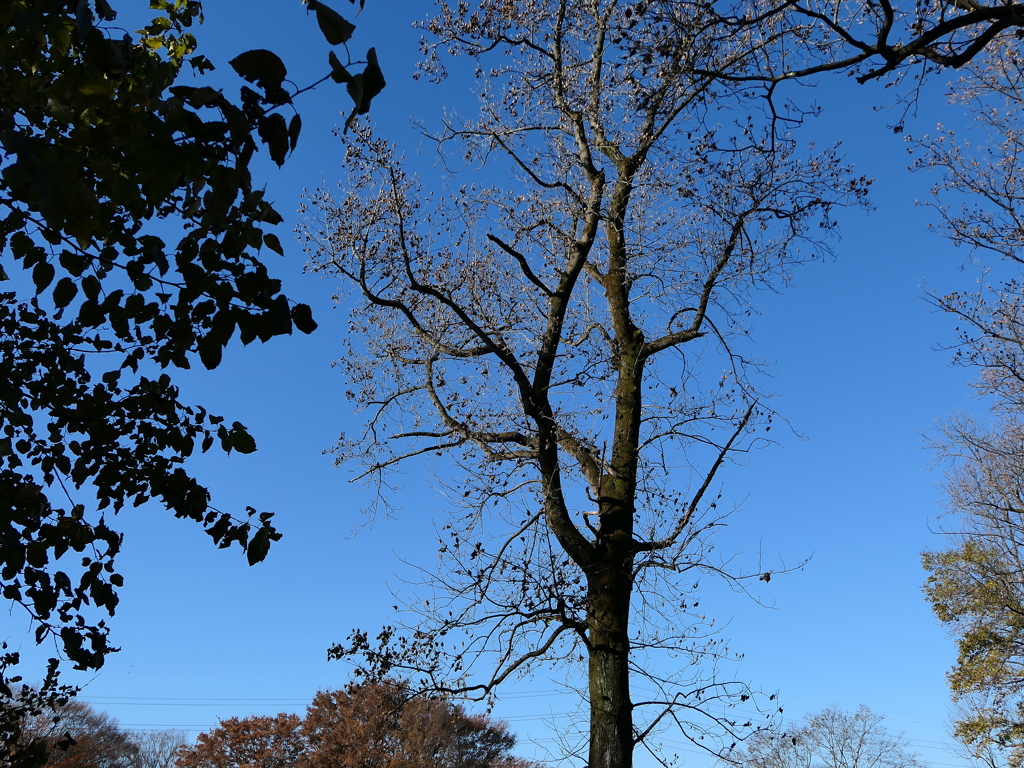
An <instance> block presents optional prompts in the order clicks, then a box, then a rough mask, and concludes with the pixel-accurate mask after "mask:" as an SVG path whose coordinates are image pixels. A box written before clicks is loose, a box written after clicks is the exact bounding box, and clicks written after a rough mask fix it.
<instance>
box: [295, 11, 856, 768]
mask: <svg viewBox="0 0 1024 768" xmlns="http://www.w3.org/2000/svg"><path fill="white" fill-rule="evenodd" d="M427 32H428V34H429V35H431V36H432V42H428V43H427V44H425V53H426V55H427V61H426V64H425V70H426V72H427V73H428V74H430V75H432V76H437V77H442V76H443V75H444V65H445V60H444V59H443V56H445V55H446V54H447V52H451V53H453V54H455V55H456V57H459V56H464V57H468V58H469V60H470V62H472V66H475V67H477V73H478V75H479V77H480V81H481V83H482V86H481V87H482V99H481V104H482V106H481V112H480V114H479V116H478V117H477V118H476V119H473V120H468V119H467V120H464V119H458V118H451V119H450V120H449V121H448V122H446V124H445V126H444V128H443V130H442V131H441V133H440V134H439V135H438V136H436V137H435V138H436V141H437V143H438V150H439V152H440V153H441V155H442V157H443V158H444V159H445V162H446V163H448V164H449V165H450V166H453V165H458V167H448V168H447V171H448V173H447V175H445V177H444V178H443V179H442V180H440V181H438V182H431V184H430V186H427V187H426V188H424V186H425V185H421V183H420V182H419V181H418V180H417V179H416V178H415V177H413V176H410V175H409V174H408V173H407V172H406V171H405V170H404V169H403V161H402V158H401V156H399V155H397V154H396V152H395V150H394V149H393V148H392V147H391V146H389V145H388V144H387V142H385V141H382V140H380V139H375V138H372V137H370V136H368V135H367V134H366V133H365V132H364V133H363V134H362V137H361V140H360V141H356V142H354V143H352V144H350V145H349V147H348V167H349V174H350V175H349V179H348V181H347V182H346V183H345V185H344V188H345V189H347V190H350V192H348V193H346V194H343V195H342V196H341V197H340V198H339V199H334V198H332V197H331V196H330V194H329V193H327V192H323V193H321V194H319V195H317V196H316V199H315V201H314V205H313V206H312V207H311V211H315V212H316V215H315V216H314V214H313V213H312V212H310V213H309V215H310V223H309V226H308V230H307V234H308V237H309V238H310V250H311V253H312V268H313V269H314V270H316V271H317V272H320V273H322V274H325V275H331V276H336V277H337V278H339V279H341V280H342V282H343V283H344V285H345V286H346V291H350V292H352V293H354V295H355V297H358V299H360V301H353V303H352V305H351V306H352V319H351V328H352V331H353V333H352V335H351V340H350V342H349V346H348V348H347V349H346V351H345V354H344V356H343V358H342V360H341V365H342V366H344V367H345V368H346V369H347V371H348V374H349V376H350V378H351V380H352V382H353V384H352V390H351V391H350V396H351V397H352V398H353V399H354V400H356V401H357V402H358V403H360V404H361V405H362V406H363V407H365V408H367V409H368V415H367V419H366V428H365V431H364V432H362V433H360V434H358V435H355V436H352V437H351V438H349V439H342V440H341V442H340V443H339V445H338V448H337V450H338V454H339V458H340V460H349V459H355V460H362V461H363V462H364V465H363V467H364V468H363V471H362V474H361V477H362V478H363V479H364V480H367V481H369V482H370V483H375V484H376V487H377V488H378V489H379V501H380V503H381V504H383V505H385V506H386V505H387V504H388V489H389V485H388V483H389V482H390V477H391V475H390V473H391V471H392V470H395V469H396V468H398V467H399V466H400V465H403V464H405V463H407V462H408V461H409V460H411V459H417V458H418V459H420V460H423V459H430V460H434V461H438V457H442V460H441V461H439V462H438V463H439V465H440V466H441V467H443V469H439V470H438V473H439V474H441V475H443V476H444V477H445V478H449V479H447V480H443V481H442V482H445V483H447V488H448V491H449V494H448V503H449V505H450V507H451V509H450V510H449V512H448V513H447V514H446V519H445V521H444V522H443V523H442V524H441V525H440V528H441V530H442V532H443V534H442V537H441V539H442V540H441V542H440V554H441V558H440V561H439V567H438V570H437V573H436V575H435V576H434V577H433V578H432V579H428V580H427V582H426V584H425V587H424V591H423V592H422V593H421V594H419V595H418V596H416V597H414V598H413V599H412V600H410V603H409V607H411V608H412V609H413V610H414V611H415V613H414V617H413V619H412V620H411V621H410V622H409V624H410V626H409V631H408V632H407V633H403V632H401V631H399V630H396V629H394V628H388V629H386V630H385V631H384V632H383V633H382V635H381V637H380V638H379V639H380V640H381V642H380V643H376V642H373V641H371V639H370V638H369V637H368V636H367V635H366V634H365V633H361V632H357V633H356V634H355V635H353V637H352V638H351V641H350V642H348V643H345V644H342V645H339V646H337V647H336V648H335V649H333V653H334V654H335V655H345V654H360V653H361V654H363V655H364V656H365V657H366V659H367V662H368V663H367V664H366V666H365V669H366V671H368V672H373V673H376V674H387V673H389V672H392V671H396V673H399V674H412V675H414V676H416V678H417V680H418V681H421V682H423V683H424V684H425V685H427V686H429V687H433V688H435V689H441V690H449V691H456V692H459V693H463V694H470V695H473V694H475V695H480V696H484V695H487V694H489V693H490V692H491V691H493V690H494V689H495V687H496V686H498V685H499V684H501V683H502V682H503V681H505V680H508V679H510V678H514V677H516V676H520V675H523V674H527V673H529V672H530V671H532V670H534V669H535V668H537V667H538V666H539V665H542V664H546V663H556V664H557V663H563V662H564V663H576V662H581V663H582V665H584V666H585V667H586V669H587V680H588V682H587V692H586V694H585V695H586V698H587V700H588V701H589V710H590V712H589V745H588V747H587V748H586V752H588V753H589V757H588V759H589V765H590V766H591V768H613V767H615V768H622V767H623V766H629V765H631V761H632V753H633V749H634V746H635V745H637V744H638V743H643V744H645V745H646V746H648V747H650V748H651V749H656V744H655V743H654V740H653V739H651V738H650V737H651V736H652V735H653V734H655V733H657V732H658V731H659V730H660V729H663V728H665V727H669V726H678V727H679V728H681V729H682V732H683V734H684V735H685V737H687V738H689V739H692V740H693V741H694V743H695V744H698V745H700V746H702V747H704V748H707V749H710V750H712V751H715V752H719V751H722V750H728V749H729V748H730V744H731V743H734V742H735V741H736V740H737V739H739V738H741V737H742V736H743V735H744V733H745V732H746V731H745V728H744V726H749V725H750V723H749V722H744V721H745V720H746V718H738V717H737V716H735V715H732V714H730V710H729V706H730V705H732V704H738V703H739V702H741V701H745V700H747V699H748V698H749V696H750V693H749V691H748V689H747V687H746V686H745V685H743V684H741V683H740V682H738V681H735V680H732V679H731V678H730V677H728V676H724V675H722V676H720V675H718V674H717V671H716V666H717V663H718V661H719V660H721V659H724V658H730V653H729V651H728V649H727V648H726V647H725V646H724V641H723V640H722V639H721V638H719V637H718V636H717V635H716V634H715V633H714V631H713V629H712V628H710V627H709V622H710V621H711V620H708V619H707V617H706V615H705V614H704V613H703V611H702V609H701V608H700V607H699V598H698V596H697V595H696V594H695V592H696V582H698V581H699V580H700V579H701V578H702V577H703V576H704V575H707V574H715V575H721V576H724V577H725V578H727V579H730V580H732V581H733V583H735V584H739V583H740V581H739V580H740V579H742V578H744V577H746V578H753V577H756V576H760V577H761V578H763V579H765V580H767V579H768V578H770V574H767V573H763V572H761V571H758V572H757V573H749V572H748V573H741V572H740V571H739V570H738V569H736V568H734V567H732V566H731V564H730V562H729V558H724V559H717V558H716V556H715V555H713V553H712V551H711V550H712V547H713V544H712V543H711V540H710V536H709V535H710V533H711V532H712V529H713V528H714V527H715V526H716V525H717V524H718V522H719V520H720V517H721V511H720V510H719V509H718V503H719V495H718V493H717V491H716V478H717V475H718V473H719V472H720V470H721V469H722V467H723V466H725V465H726V464H728V463H729V462H730V461H731V460H732V459H733V457H735V456H736V455H738V454H742V453H744V452H746V451H748V450H749V449H750V448H752V447H753V446H754V445H755V444H756V443H757V441H758V440H759V439H760V438H759V437H758V435H760V436H762V438H763V437H764V436H765V431H766V430H768V429H770V426H771V419H772V412H771V410H770V409H769V408H768V407H767V406H765V405H764V403H763V402H762V398H761V395H760V394H759V392H758V390H757V387H756V386H755V382H754V381H753V378H754V374H756V370H757V365H756V364H755V363H754V362H752V361H751V360H749V359H747V358H746V357H745V356H744V355H743V353H742V351H741V350H740V349H739V348H738V347H736V346H735V344H736V342H737V340H738V339H740V338H742V337H743V335H744V334H745V333H746V331H747V328H746V326H745V322H746V320H747V318H748V317H749V316H750V314H751V311H752V307H753V303H752V302H753V296H754V295H755V294H756V292H757V291H758V290H760V289H775V288H778V287H780V286H782V285H785V283H786V282H787V280H788V279H789V275H790V271H791V270H792V269H793V268H794V267H795V266H796V265H798V264H800V263H802V262H804V261H807V260H810V259H813V258H815V257H818V256H820V255H821V254H823V253H826V252H827V251H828V249H827V246H826V244H825V242H824V239H825V238H827V237H828V236H829V235H830V233H831V231H832V228H833V225H834V222H833V220H832V218H831V216H830V213H831V212H832V211H833V209H834V208H835V207H836V206H838V205H846V204H859V203H861V202H863V199H864V194H865V191H866V186H867V184H866V182H865V181H864V180H863V179H852V178H850V177H849V176H848V175H847V173H846V170H845V169H844V168H843V167H842V163H841V160H840V159H839V158H838V157H837V155H836V154H835V152H833V151H820V150H815V149H813V148H811V147H806V146H803V147H802V146H800V145H798V144H797V143H796V141H795V140H794V139H793V138H791V137H789V136H782V135H779V134H778V133H777V132H775V131H773V120H772V115H770V114H761V113H760V112H759V111H758V110H759V109H760V107H759V102H754V101H745V100H744V98H745V96H744V92H743V91H742V89H740V88H738V87H736V86H733V85H731V84H729V83H727V82H726V83H723V80H722V79H721V78H720V77H718V76H717V75H718V74H723V73H724V74H729V75H735V76H737V77H739V76H741V75H743V74H744V73H752V72H755V71H756V70H757V68H758V67H759V66H760V63H761V54H762V51H763V50H764V48H765V47H766V46H768V45H770V44H771V43H772V41H771V40H759V39H758V38H757V33H756V32H755V31H748V32H747V33H737V32H736V31H734V30H731V29H729V28H726V27H722V26H721V24H720V22H719V20H718V19H717V17H716V16H715V15H714V13H713V11H711V9H709V8H708V6H707V5H706V4H703V3H692V4H691V3H681V2H667V1H666V2H649V3H645V4H643V5H640V4H625V3H618V2H612V1H606V0H586V1H585V2H584V1H581V0H561V1H560V2H559V1H555V0H550V1H549V0H528V1H523V2H505V1H503V0H488V1H487V2H483V3H481V4H480V7H479V8H478V9H476V10H470V9H468V8H467V7H466V6H463V5H454V4H452V5H450V4H447V3H441V5H440V11H439V13H438V15H437V17H436V19H435V20H434V21H433V22H431V23H430V24H429V26H428V29H427ZM709 73H715V74H709ZM457 158H463V159H464V162H462V163H461V164H459V163H457V160H456V159H457ZM449 470H451V472H449ZM484 659H486V660H487V661H486V663H485V662H484V661H483V660H484ZM636 676H641V677H642V678H643V680H644V691H643V695H642V696H640V697H634V695H633V693H632V692H631V683H630V681H631V677H636Z"/></svg>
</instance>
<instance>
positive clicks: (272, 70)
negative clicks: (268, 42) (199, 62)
mask: <svg viewBox="0 0 1024 768" xmlns="http://www.w3.org/2000/svg"><path fill="white" fill-rule="evenodd" d="M228 63H229V64H231V66H232V67H233V68H234V70H235V72H237V73H238V74H239V75H241V76H242V77H243V78H245V79H246V80H248V81H249V82H250V83H256V84H257V85H258V86H259V87H260V88H262V89H263V90H265V91H273V90H276V89H279V88H280V87H281V83H283V82H284V79H285V77H286V76H287V75H288V70H287V69H286V68H285V66H284V62H283V61H281V57H280V56H278V55H277V54H276V53H273V52H272V51H267V50H264V49H262V48H257V49H255V50H252V51H246V52H245V53H240V54H238V55H237V56H235V58H233V59H232V60H231V61H230V62H228Z"/></svg>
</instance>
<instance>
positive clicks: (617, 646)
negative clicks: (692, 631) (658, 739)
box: [588, 543, 633, 768]
mask: <svg viewBox="0 0 1024 768" xmlns="http://www.w3.org/2000/svg"><path fill="white" fill-rule="evenodd" d="M616 544H618V543H615V544H613V545H612V546H610V547H609V550H611V551H609V552H608V555H609V556H606V557H604V558H602V561H601V565H599V566H598V567H597V569H596V570H595V571H594V572H592V573H591V574H590V590H589V601H588V602H589V605H588V619H589V625H590V649H589V650H590V660H589V661H590V670H589V672H590V764H589V768H631V766H632V765H633V704H632V702H631V701H630V698H629V598H630V592H631V591H632V585H631V583H630V582H631V577H630V570H631V569H630V562H629V561H630V559H631V558H630V556H629V554H628V550H627V551H621V547H620V546H616ZM615 550H619V551H618V552H615V554H614V555H613V554H612V552H614V551H615Z"/></svg>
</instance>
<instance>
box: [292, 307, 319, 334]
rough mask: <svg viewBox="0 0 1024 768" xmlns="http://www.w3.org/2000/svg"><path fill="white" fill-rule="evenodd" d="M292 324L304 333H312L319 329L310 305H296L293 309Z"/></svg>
mask: <svg viewBox="0 0 1024 768" xmlns="http://www.w3.org/2000/svg"><path fill="white" fill-rule="evenodd" d="M292 322H293V323H295V327H296V328H298V329H299V330H300V331H302V332H303V333H312V332H313V331H315V330H316V329H317V324H316V320H314V319H313V311H312V310H311V309H310V308H309V305H308V304H296V305H295V306H294V307H292Z"/></svg>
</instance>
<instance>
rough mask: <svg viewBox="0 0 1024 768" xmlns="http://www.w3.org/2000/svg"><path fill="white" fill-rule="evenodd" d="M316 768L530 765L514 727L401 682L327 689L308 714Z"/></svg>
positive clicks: (502, 767)
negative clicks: (415, 693)
mask: <svg viewBox="0 0 1024 768" xmlns="http://www.w3.org/2000/svg"><path fill="white" fill-rule="evenodd" d="M304 732H305V734H306V738H308V739H309V747H310V752H309V758H308V762H307V765H308V766H309V768H371V766H374V767H376V766H380V767H382V768H415V767H416V766H433V765H437V766H445V767H446V768H528V766H529V765H530V763H528V762H527V761H525V760H520V759H518V758H515V757H512V756H511V755H510V754H509V753H510V752H511V751H512V748H513V747H514V746H515V743H516V739H515V736H514V735H513V734H512V733H510V732H509V730H508V726H507V725H506V724H505V723H503V722H500V721H494V720H491V719H490V718H488V717H486V716H484V715H470V714H468V713H467V712H466V710H465V709H464V708H463V707H462V706H460V705H458V704H455V703H453V702H452V701H450V700H448V699H445V698H442V697H433V698H410V692H409V689H408V686H406V685H404V684H402V683H396V682H389V681H385V682H376V683H362V684H352V685H348V686H346V687H345V688H344V689H342V690H338V691H321V692H320V693H318V694H317V695H316V697H315V698H314V699H313V703H312V704H311V705H310V706H309V709H308V710H307V712H306V722H305V725H304Z"/></svg>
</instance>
